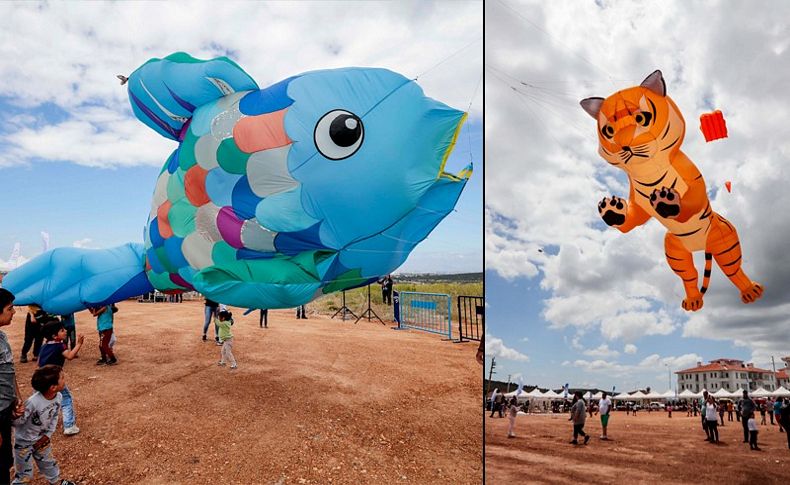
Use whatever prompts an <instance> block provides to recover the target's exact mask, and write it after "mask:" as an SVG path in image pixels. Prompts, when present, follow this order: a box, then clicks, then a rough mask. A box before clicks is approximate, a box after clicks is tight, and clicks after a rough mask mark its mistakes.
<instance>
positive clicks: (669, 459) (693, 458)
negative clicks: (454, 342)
mask: <svg viewBox="0 0 790 485" xmlns="http://www.w3.org/2000/svg"><path fill="white" fill-rule="evenodd" d="M726 419H727V416H726V415H725V422H724V424H725V426H724V427H719V439H720V444H718V445H714V444H710V443H707V442H706V441H704V439H705V435H704V433H703V431H702V427H701V425H700V418H699V417H686V413H685V412H682V413H678V412H675V413H672V418H671V419H670V418H668V417H667V415H666V413H664V412H655V413H647V412H642V413H639V414H638V415H637V416H627V415H626V414H625V412H622V411H618V412H615V413H614V414H612V416H611V418H610V420H609V427H608V434H609V436H610V438H611V440H610V441H602V440H600V439H599V437H600V435H601V422H600V419H599V417H598V416H594V417H593V418H589V417H588V418H587V423H586V426H585V431H586V432H587V433H589V434H590V436H591V439H590V442H589V444H588V445H586V446H584V445H578V446H574V445H571V444H569V443H568V442H569V441H570V439H571V436H572V432H573V427H572V425H571V423H570V422H569V421H568V415H523V414H520V415H519V416H518V417H517V418H516V431H515V433H516V438H511V439H508V438H507V425H508V420H507V419H506V418H501V419H500V418H497V417H495V418H489V417H488V416H486V422H485V426H486V430H485V433H486V451H485V455H486V466H485V473H486V482H485V483H486V485H499V484H513V483H519V484H521V483H585V484H598V483H623V484H639V483H644V484H657V483H660V484H662V485H665V484H681V483H682V484H696V485H699V484H702V483H722V484H724V483H726V484H740V483H743V484H747V483H748V484H752V483H759V484H769V483H788V478H787V477H788V476H790V450H788V448H787V439H786V438H785V436H786V435H785V434H784V433H779V430H778V426H771V425H770V421H767V422H768V423H769V424H768V425H766V426H761V427H760V434H759V435H758V436H759V437H758V445H759V446H760V447H761V448H762V451H750V450H749V445H748V444H746V443H742V441H743V430H742V428H741V423H739V422H738V421H735V420H734V418H733V421H732V422H728V421H726ZM767 419H768V418H766V420H767ZM758 422H759V416H758Z"/></svg>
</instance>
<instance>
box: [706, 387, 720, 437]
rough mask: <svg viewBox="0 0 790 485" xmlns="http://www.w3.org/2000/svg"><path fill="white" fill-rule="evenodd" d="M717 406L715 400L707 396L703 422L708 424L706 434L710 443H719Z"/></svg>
mask: <svg viewBox="0 0 790 485" xmlns="http://www.w3.org/2000/svg"><path fill="white" fill-rule="evenodd" d="M716 411H717V406H716V400H715V399H713V396H711V395H708V402H707V404H705V420H706V421H707V423H708V427H707V432H708V441H710V442H711V443H718V442H719V428H718V424H719V419H718V416H716V414H717V413H716Z"/></svg>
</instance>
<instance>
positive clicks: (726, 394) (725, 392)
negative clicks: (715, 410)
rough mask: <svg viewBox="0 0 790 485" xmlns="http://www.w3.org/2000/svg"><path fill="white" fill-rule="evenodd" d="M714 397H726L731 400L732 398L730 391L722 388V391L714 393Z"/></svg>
mask: <svg viewBox="0 0 790 485" xmlns="http://www.w3.org/2000/svg"><path fill="white" fill-rule="evenodd" d="M713 397H718V398H722V397H726V398H728V399H729V398H730V397H731V396H730V391H728V390H727V389H724V388H723V387H722V388H721V389H719V390H718V391H716V392H714V393H713Z"/></svg>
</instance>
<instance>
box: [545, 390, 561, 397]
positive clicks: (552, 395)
mask: <svg viewBox="0 0 790 485" xmlns="http://www.w3.org/2000/svg"><path fill="white" fill-rule="evenodd" d="M543 397H544V398H546V399H563V397H562V396H561V395H560V394H557V393H556V392H554V391H552V390H551V389H549V390H548V391H546V392H544V393H543Z"/></svg>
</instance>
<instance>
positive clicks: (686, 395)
mask: <svg viewBox="0 0 790 485" xmlns="http://www.w3.org/2000/svg"><path fill="white" fill-rule="evenodd" d="M678 397H682V398H690V397H699V396H697V394H696V393H695V392H694V391H692V390H691V389H686V390H684V391H683V392H681V393H680V394H678Z"/></svg>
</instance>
